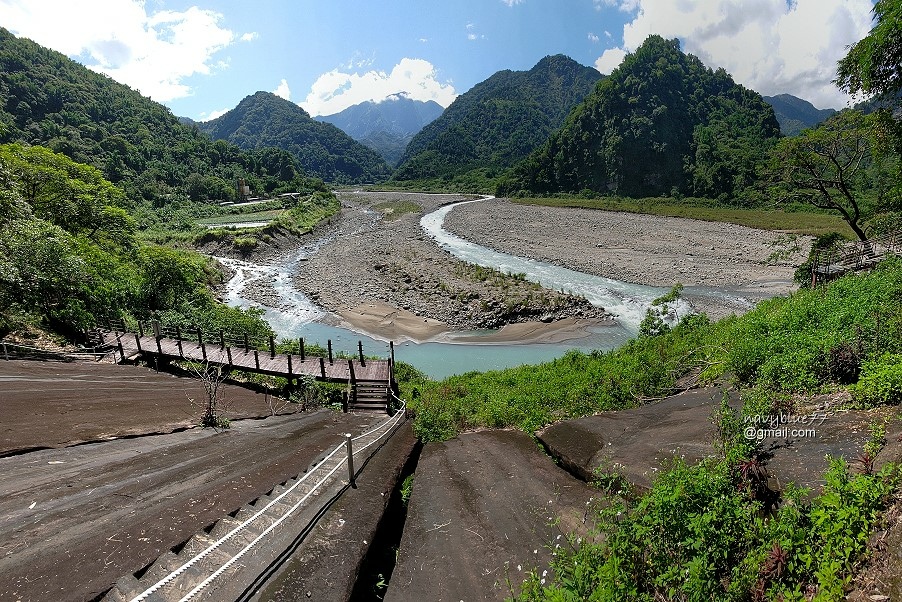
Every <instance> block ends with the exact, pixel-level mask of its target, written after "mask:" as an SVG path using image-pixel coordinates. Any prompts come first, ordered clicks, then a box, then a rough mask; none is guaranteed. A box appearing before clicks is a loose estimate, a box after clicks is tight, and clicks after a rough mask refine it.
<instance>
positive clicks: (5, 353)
mask: <svg viewBox="0 0 902 602" xmlns="http://www.w3.org/2000/svg"><path fill="white" fill-rule="evenodd" d="M119 349H122V343H119ZM3 357H4V358H5V359H6V361H9V352H8V351H7V350H6V341H4V342H3Z"/></svg>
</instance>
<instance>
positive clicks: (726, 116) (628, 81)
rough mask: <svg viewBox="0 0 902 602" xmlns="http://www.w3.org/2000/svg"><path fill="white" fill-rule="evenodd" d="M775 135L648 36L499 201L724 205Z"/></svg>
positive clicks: (734, 94)
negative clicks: (556, 196)
mask: <svg viewBox="0 0 902 602" xmlns="http://www.w3.org/2000/svg"><path fill="white" fill-rule="evenodd" d="M779 136H780V126H779V124H778V123H777V120H776V118H775V116H774V112H773V109H771V107H770V105H768V104H767V103H766V102H764V100H763V99H762V98H761V96H760V95H759V94H757V93H755V92H752V91H750V90H747V89H745V88H743V87H742V86H739V85H737V84H736V83H735V82H734V81H733V80H732V78H731V77H730V76H729V74H727V73H726V71H724V70H722V69H719V70H717V71H712V70H711V69H709V68H707V67H705V66H704V65H703V64H702V62H701V61H699V60H698V59H697V58H696V57H694V56H692V55H687V54H684V53H683V52H681V51H680V48H679V41H678V40H669V41H668V40H665V39H663V38H661V37H660V36H650V37H649V38H648V39H647V40H646V41H645V42H644V43H643V44H642V46H640V47H639V48H638V49H637V50H636V52H635V53H632V54H630V55H628V56H627V57H626V59H624V61H623V63H622V64H621V65H620V67H618V68H617V69H615V70H614V71H613V72H612V73H611V75H610V76H608V77H607V78H605V79H604V80H603V81H602V82H601V83H600V84H599V85H598V86H597V88H596V89H595V91H594V92H593V93H592V94H590V95H589V97H588V98H586V99H585V101H584V102H582V103H581V104H580V105H579V106H578V107H577V108H576V109H574V110H573V112H572V113H571V114H570V115H569V116H568V117H567V120H566V123H565V124H564V126H563V128H561V129H560V130H559V131H558V132H557V133H556V134H554V135H553V136H552V137H551V138H550V139H549V140H548V141H547V142H546V143H545V145H544V146H542V148H541V149H539V150H538V151H536V152H535V153H533V154H532V155H531V156H530V157H529V158H528V160H527V161H525V162H524V163H523V164H521V165H520V166H518V167H517V169H516V172H515V175H514V177H513V179H512V180H511V181H509V182H507V183H505V185H504V186H503V188H502V192H514V191H517V190H519V189H524V190H527V191H530V192H533V193H540V194H548V193H555V192H579V191H581V190H586V189H587V190H590V191H595V192H600V193H614V194H619V195H624V196H639V197H641V196H659V195H661V194H685V195H691V196H703V197H709V198H716V197H720V196H722V197H724V198H726V197H732V196H735V195H737V194H738V193H739V192H740V191H742V190H744V189H745V188H746V187H747V186H748V185H749V184H751V183H752V182H753V181H754V179H755V170H756V167H757V165H758V163H759V162H760V161H761V160H762V158H763V157H764V156H765V155H766V153H767V151H768V149H769V148H770V147H771V146H772V145H773V144H774V143H775V142H776V140H777V139H778V138H779Z"/></svg>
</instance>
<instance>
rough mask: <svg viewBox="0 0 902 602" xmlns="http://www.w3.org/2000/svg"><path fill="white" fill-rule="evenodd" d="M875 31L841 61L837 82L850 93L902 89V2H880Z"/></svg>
mask: <svg viewBox="0 0 902 602" xmlns="http://www.w3.org/2000/svg"><path fill="white" fill-rule="evenodd" d="M874 21H875V23H876V24H875V25H874V28H873V29H871V32H870V33H869V34H868V35H867V36H865V37H864V39H862V40H861V41H859V42H858V43H857V44H854V45H853V46H852V47H851V48H850V49H849V53H848V54H847V55H846V56H845V58H843V59H842V60H840V61H839V64H838V66H837V76H836V79H835V80H834V83H835V84H836V85H837V86H839V88H840V89H842V90H845V91H846V92H848V93H849V94H860V93H864V94H867V95H868V96H874V95H878V94H888V95H889V94H895V93H896V92H898V91H899V90H900V89H902V0H877V3H876V4H875V5H874Z"/></svg>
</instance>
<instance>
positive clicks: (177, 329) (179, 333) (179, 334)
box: [175, 324, 182, 341]
mask: <svg viewBox="0 0 902 602" xmlns="http://www.w3.org/2000/svg"><path fill="white" fill-rule="evenodd" d="M175 339H176V340H177V341H181V340H182V329H181V328H180V327H179V325H178V324H176V325H175Z"/></svg>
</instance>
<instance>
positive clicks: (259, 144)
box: [198, 92, 391, 184]
mask: <svg viewBox="0 0 902 602" xmlns="http://www.w3.org/2000/svg"><path fill="white" fill-rule="evenodd" d="M198 127H199V128H200V129H201V131H203V132H204V133H206V134H208V135H209V136H210V137H211V138H213V139H214V140H226V141H228V142H231V143H232V144H235V145H237V146H238V147H239V148H242V149H246V150H251V149H262V148H266V147H276V148H280V149H283V150H286V151H288V152H290V153H291V154H292V155H294V156H295V157H296V158H297V159H298V161H299V162H300V164H301V166H302V167H303V168H304V170H305V171H306V172H307V173H308V174H310V175H313V176H316V177H318V178H322V179H323V180H325V181H327V182H335V183H339V184H354V183H364V182H378V181H381V180H384V179H385V178H387V177H388V176H389V174H390V173H391V168H390V167H389V166H388V164H386V162H385V160H384V159H383V158H382V157H381V156H379V154H378V153H376V151H374V150H372V149H371V148H368V147H366V146H364V145H363V144H360V143H359V142H357V141H356V140H354V139H353V138H351V137H350V136H348V135H347V134H346V133H344V132H343V131H342V130H340V129H339V128H337V127H335V126H334V125H332V124H331V123H323V122H321V121H317V120H315V119H313V118H312V117H311V116H310V115H309V114H308V113H307V111H305V110H304V109H302V108H301V107H299V106H298V105H296V104H295V103H293V102H291V101H288V100H285V99H284V98H281V97H279V96H276V95H275V94H273V93H271V92H257V93H256V94H252V95H250V96H247V97H246V98H244V99H243V100H242V101H241V102H239V103H238V106H237V107H235V108H234V109H232V110H231V111H229V112H227V113H225V114H224V115H222V116H220V117H217V118H216V119H211V120H210V121H206V122H203V123H200V124H198Z"/></svg>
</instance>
